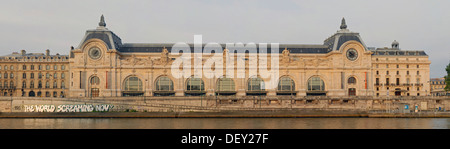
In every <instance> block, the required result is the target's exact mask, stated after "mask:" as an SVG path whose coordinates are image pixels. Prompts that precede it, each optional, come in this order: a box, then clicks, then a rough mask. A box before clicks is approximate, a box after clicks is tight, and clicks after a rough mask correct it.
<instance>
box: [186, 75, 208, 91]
mask: <svg viewBox="0 0 450 149" xmlns="http://www.w3.org/2000/svg"><path fill="white" fill-rule="evenodd" d="M186 90H188V91H203V90H205V83H204V82H203V80H202V79H200V78H194V77H191V78H189V79H188V80H187V81H186Z"/></svg>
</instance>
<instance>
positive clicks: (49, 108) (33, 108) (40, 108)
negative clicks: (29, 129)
mask: <svg viewBox="0 0 450 149" xmlns="http://www.w3.org/2000/svg"><path fill="white" fill-rule="evenodd" d="M24 107H25V112H54V111H55V106H54V105H24Z"/></svg>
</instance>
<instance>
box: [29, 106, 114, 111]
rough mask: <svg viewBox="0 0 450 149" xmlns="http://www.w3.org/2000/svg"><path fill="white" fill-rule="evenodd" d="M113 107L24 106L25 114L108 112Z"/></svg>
mask: <svg viewBox="0 0 450 149" xmlns="http://www.w3.org/2000/svg"><path fill="white" fill-rule="evenodd" d="M113 107H114V106H113V105H95V106H94V105H58V107H55V105H24V112H94V111H95V112H108V111H109V110H111V109H112V108H113Z"/></svg>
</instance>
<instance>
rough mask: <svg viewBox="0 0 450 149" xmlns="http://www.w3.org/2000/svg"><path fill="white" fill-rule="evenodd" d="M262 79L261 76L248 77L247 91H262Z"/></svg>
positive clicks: (263, 88) (263, 87)
mask: <svg viewBox="0 0 450 149" xmlns="http://www.w3.org/2000/svg"><path fill="white" fill-rule="evenodd" d="M265 88H266V87H265V86H264V81H263V79H261V78H250V79H249V80H248V88H247V89H248V91H264V90H265Z"/></svg>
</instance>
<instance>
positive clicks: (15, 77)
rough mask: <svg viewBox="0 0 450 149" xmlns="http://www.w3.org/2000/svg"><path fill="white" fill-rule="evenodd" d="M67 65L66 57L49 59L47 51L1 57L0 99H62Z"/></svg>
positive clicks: (67, 78) (50, 57)
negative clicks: (11, 97)
mask: <svg viewBox="0 0 450 149" xmlns="http://www.w3.org/2000/svg"><path fill="white" fill-rule="evenodd" d="M68 65H69V57H68V56H67V55H59V54H56V55H50V50H46V53H45V54H44V53H26V51H25V50H22V51H21V53H17V52H14V53H12V54H9V55H5V56H0V90H1V96H17V97H20V96H22V97H65V96H66V94H67V91H68V88H67V84H66V83H67V82H69V77H67V75H68V71H69V69H68V68H69V67H68Z"/></svg>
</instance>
